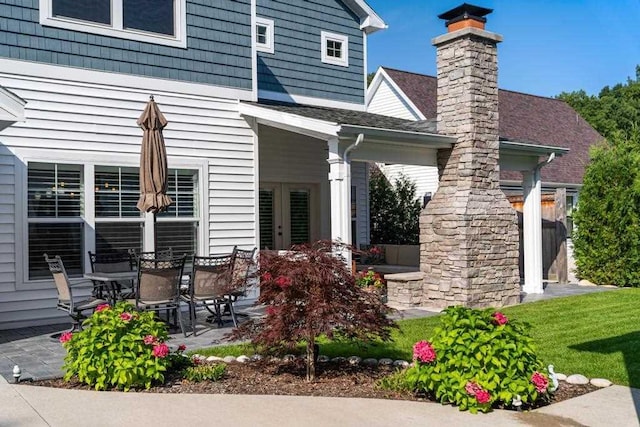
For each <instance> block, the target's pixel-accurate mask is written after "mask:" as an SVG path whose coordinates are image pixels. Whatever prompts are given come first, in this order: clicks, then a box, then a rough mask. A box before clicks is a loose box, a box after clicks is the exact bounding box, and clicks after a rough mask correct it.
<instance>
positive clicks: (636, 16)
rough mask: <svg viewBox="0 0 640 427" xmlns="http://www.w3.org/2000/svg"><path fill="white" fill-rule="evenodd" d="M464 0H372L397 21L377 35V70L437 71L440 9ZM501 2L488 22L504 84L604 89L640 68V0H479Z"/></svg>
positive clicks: (372, 51) (540, 91)
mask: <svg viewBox="0 0 640 427" xmlns="http://www.w3.org/2000/svg"><path fill="white" fill-rule="evenodd" d="M463 2H464V1H463V0H368V3H369V4H370V5H371V6H372V7H373V8H374V9H375V11H376V12H377V13H378V14H379V15H380V16H381V17H382V18H383V19H384V20H385V22H386V23H387V24H388V25H389V28H388V29H387V30H383V31H380V32H377V33H375V34H373V35H371V36H370V37H369V61H368V62H369V65H368V67H369V71H370V72H371V71H375V70H376V69H377V68H378V66H380V65H383V66H388V67H392V68H398V69H401V70H406V71H413V72H418V73H424V74H429V75H435V48H434V47H433V46H432V45H431V39H432V38H433V37H435V36H438V35H440V34H443V33H444V32H445V31H446V29H445V27H444V22H443V21H441V20H439V19H438V18H437V15H438V14H440V13H442V12H445V11H447V10H449V9H451V8H453V7H455V6H458V5H460V4H461V3H463ZM468 3H471V4H477V5H478V6H484V7H488V8H492V9H494V12H493V13H492V14H490V15H489V16H487V30H489V31H493V32H496V33H499V34H502V35H503V36H504V41H503V42H502V43H500V44H499V47H498V63H499V69H500V72H499V73H500V74H499V84H500V87H501V88H503V89H510V90H516V91H520V92H527V93H532V94H536V95H543V96H554V95H557V94H559V93H560V92H562V91H572V90H578V89H584V90H586V91H587V93H590V94H597V93H598V92H599V91H600V89H601V88H602V87H604V86H605V85H614V84H616V83H620V82H624V81H626V79H627V77H633V76H635V67H636V65H637V64H640V24H638V23H639V22H640V1H638V0H528V1H524V0H472V1H468Z"/></svg>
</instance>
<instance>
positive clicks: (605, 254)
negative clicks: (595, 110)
mask: <svg viewBox="0 0 640 427" xmlns="http://www.w3.org/2000/svg"><path fill="white" fill-rule="evenodd" d="M591 157H592V159H591V163H590V164H589V166H588V167H587V170H586V173H585V177H584V186H583V187H582V190H581V191H580V198H579V199H578V208H577V210H576V212H575V213H574V221H575V225H576V228H575V230H574V235H573V243H574V248H575V251H574V253H575V261H576V266H577V267H578V275H579V277H580V278H583V279H588V280H590V281H592V282H594V283H597V284H599V285H617V286H636V287H637V286H640V132H639V131H638V129H634V131H633V132H632V133H631V135H629V137H627V138H624V137H622V136H617V137H615V138H614V139H613V140H612V143H611V144H610V145H602V146H598V147H595V148H594V149H592V152H591Z"/></svg>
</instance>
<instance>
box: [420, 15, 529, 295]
mask: <svg viewBox="0 0 640 427" xmlns="http://www.w3.org/2000/svg"><path fill="white" fill-rule="evenodd" d="M491 12H492V10H491V9H485V8H481V7H477V6H472V5H468V4H466V3H465V4H463V5H462V6H459V7H457V8H455V9H452V10H450V11H449V12H446V13H443V14H442V15H440V16H439V18H441V19H445V20H446V21H447V22H446V26H447V28H448V32H447V33H446V34H444V35H442V36H439V37H436V38H435V39H434V40H433V44H434V45H435V46H436V48H437V68H438V92H437V93H438V107H437V114H438V117H437V121H438V132H439V133H442V134H446V135H451V136H455V137H457V143H456V144H455V146H454V147H453V149H447V150H440V151H439V152H438V171H439V175H440V185H439V188H438V191H437V192H436V194H435V196H434V197H433V199H432V200H431V202H430V203H429V204H428V205H427V207H426V208H425V209H424V210H423V211H422V214H421V217H420V230H421V231H420V265H421V270H422V272H423V273H424V274H425V282H424V289H423V301H422V303H423V304H424V305H430V306H436V307H447V306H449V305H464V306H468V307H488V306H494V307H500V306H504V305H509V304H515V303H518V302H519V297H520V278H519V273H518V220H517V214H516V211H515V210H514V209H513V208H512V207H511V204H510V203H509V201H508V200H507V198H506V196H505V195H504V193H503V192H502V191H501V190H500V187H499V183H500V182H499V181H500V178H499V165H498V157H499V148H500V147H499V139H498V64H497V44H498V43H499V42H500V41H502V36H500V35H498V34H495V33H491V32H488V31H486V30H485V29H484V25H485V22H486V18H485V16H486V15H488V14H489V13H491Z"/></svg>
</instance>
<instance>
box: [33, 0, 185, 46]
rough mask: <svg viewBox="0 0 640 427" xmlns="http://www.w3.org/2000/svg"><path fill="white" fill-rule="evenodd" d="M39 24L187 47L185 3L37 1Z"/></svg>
mask: <svg viewBox="0 0 640 427" xmlns="http://www.w3.org/2000/svg"><path fill="white" fill-rule="evenodd" d="M40 23H41V24H42V25H48V26H53V27H59V28H65V29H69V30H76V31H83V32H88V33H95V34H101V35H105V36H111V37H120V38H126V39H131V40H138V41H142V42H148V43H156V44H165V45H169V46H178V47H186V46H187V40H186V0H40Z"/></svg>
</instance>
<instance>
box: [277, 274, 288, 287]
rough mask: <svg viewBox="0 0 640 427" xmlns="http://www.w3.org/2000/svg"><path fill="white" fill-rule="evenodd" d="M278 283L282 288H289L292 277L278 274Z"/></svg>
mask: <svg viewBox="0 0 640 427" xmlns="http://www.w3.org/2000/svg"><path fill="white" fill-rule="evenodd" d="M276 285H278V286H279V287H280V289H287V288H288V287H289V286H291V279H290V278H289V277H287V276H278V278H277V279H276Z"/></svg>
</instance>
